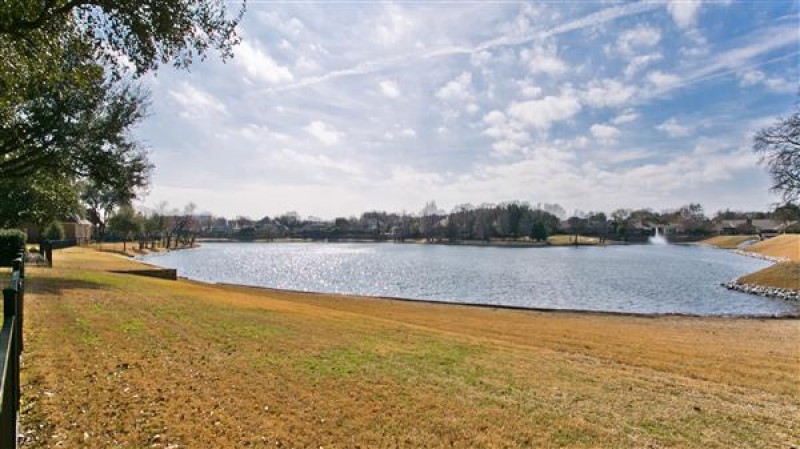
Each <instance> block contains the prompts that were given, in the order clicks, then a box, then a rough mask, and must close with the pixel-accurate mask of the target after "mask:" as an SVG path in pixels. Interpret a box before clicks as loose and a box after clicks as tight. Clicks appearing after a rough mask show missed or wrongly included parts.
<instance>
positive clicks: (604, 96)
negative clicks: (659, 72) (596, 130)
mask: <svg viewBox="0 0 800 449" xmlns="http://www.w3.org/2000/svg"><path fill="white" fill-rule="evenodd" d="M635 95H636V87H634V86H631V85H627V84H623V83H622V82H620V81H617V80H614V79H603V80H599V81H598V80H593V81H592V82H590V83H589V85H588V86H587V88H586V90H585V91H584V92H583V94H582V98H583V101H585V102H586V104H588V105H589V106H592V107H596V108H599V107H615V106H622V105H624V104H626V103H628V102H629V101H631V100H632V99H633V98H634V96H635Z"/></svg>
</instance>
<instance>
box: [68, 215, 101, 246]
mask: <svg viewBox="0 0 800 449" xmlns="http://www.w3.org/2000/svg"><path fill="white" fill-rule="evenodd" d="M61 224H62V225H63V226H64V240H75V243H76V244H78V245H83V244H85V243H89V241H90V240H92V229H93V227H92V223H90V222H89V221H87V220H75V221H69V222H66V223H61Z"/></svg>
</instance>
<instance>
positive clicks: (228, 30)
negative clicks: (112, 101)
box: [0, 0, 245, 75]
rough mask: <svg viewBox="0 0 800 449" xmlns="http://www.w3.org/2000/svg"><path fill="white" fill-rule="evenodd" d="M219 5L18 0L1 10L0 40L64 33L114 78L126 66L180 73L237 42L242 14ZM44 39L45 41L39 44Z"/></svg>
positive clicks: (179, 0)
mask: <svg viewBox="0 0 800 449" xmlns="http://www.w3.org/2000/svg"><path fill="white" fill-rule="evenodd" d="M229 3H230V2H227V1H225V0H197V1H189V0H46V1H37V0H22V1H15V2H12V4H11V5H4V6H3V9H4V11H3V13H2V14H0V36H3V37H5V38H7V39H13V40H26V39H27V40H28V41H29V42H30V45H34V46H35V45H44V44H49V43H52V42H54V41H58V40H59V38H61V37H63V35H64V34H66V33H69V34H73V35H75V36H77V37H79V38H80V39H81V40H82V41H85V42H87V43H90V44H91V46H92V50H93V52H95V53H96V54H97V56H98V58H99V60H100V62H102V63H104V64H106V65H107V66H109V67H110V68H111V69H112V71H114V72H115V73H116V74H117V75H119V73H120V71H124V70H125V69H124V67H125V66H127V65H132V66H133V67H134V69H135V72H136V74H137V75H142V74H144V73H145V72H147V71H149V70H152V69H155V68H157V66H158V64H160V63H164V64H166V63H169V62H172V63H173V64H174V65H175V66H176V67H180V68H186V67H188V66H189V65H190V64H191V63H192V60H193V59H194V58H195V57H200V58H201V59H202V58H204V57H205V55H206V53H207V52H208V50H209V49H211V48H216V49H218V50H219V51H220V52H221V53H222V56H223V58H228V57H230V56H232V48H233V46H234V45H235V44H236V43H238V42H239V38H238V36H237V35H236V26H237V25H238V23H239V21H240V20H241V18H242V15H243V14H244V10H245V5H244V3H242V6H241V8H239V11H238V13H235V14H233V15H231V14H229V11H228V4H229ZM43 34H47V35H49V37H50V39H51V40H47V39H42V37H43V36H42V35H43Z"/></svg>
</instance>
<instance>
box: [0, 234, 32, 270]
mask: <svg viewBox="0 0 800 449" xmlns="http://www.w3.org/2000/svg"><path fill="white" fill-rule="evenodd" d="M27 240H28V236H27V234H25V232H23V231H20V230H19V229H0V266H3V267H9V266H11V262H12V261H13V260H14V259H16V258H17V256H19V250H20V248H23V247H24V246H25V243H26V242H27Z"/></svg>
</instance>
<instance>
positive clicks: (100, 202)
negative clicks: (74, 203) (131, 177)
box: [81, 181, 135, 239]
mask: <svg viewBox="0 0 800 449" xmlns="http://www.w3.org/2000/svg"><path fill="white" fill-rule="evenodd" d="M134 197H135V194H134V193H133V192H131V191H128V190H127V189H121V190H118V189H114V188H109V187H103V186H101V185H100V184H98V183H96V182H94V181H87V182H85V183H83V184H82V186H81V201H83V202H84V204H86V217H87V219H88V220H89V221H90V222H91V223H92V225H93V226H94V227H95V230H96V231H97V236H98V237H100V238H101V239H102V238H103V236H105V226H106V221H108V217H110V216H111V214H112V213H113V212H114V209H115V208H116V207H117V206H120V205H123V204H130V202H131V200H133V198H134Z"/></svg>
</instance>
